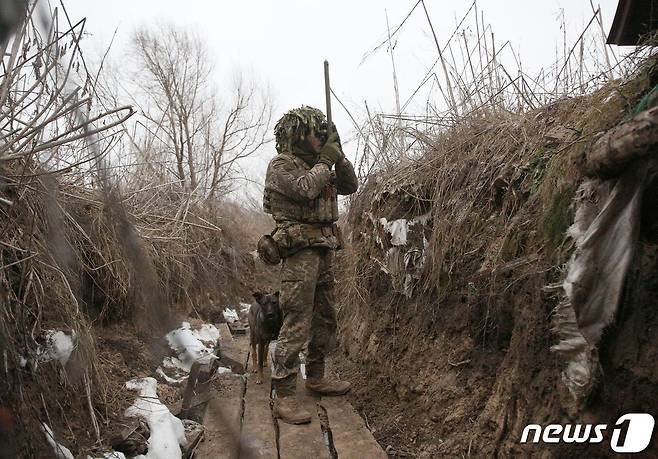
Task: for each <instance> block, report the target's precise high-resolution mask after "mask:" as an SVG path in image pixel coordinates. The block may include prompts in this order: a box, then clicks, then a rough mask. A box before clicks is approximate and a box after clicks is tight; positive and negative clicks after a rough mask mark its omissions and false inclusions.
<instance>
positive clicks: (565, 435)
mask: <svg viewBox="0 0 658 459" xmlns="http://www.w3.org/2000/svg"><path fill="white" fill-rule="evenodd" d="M654 425H655V420H654V419H653V416H652V415H650V414H648V413H628V414H625V415H623V416H621V417H620V418H619V419H617V422H615V425H614V427H613V428H612V435H611V437H610V447H611V448H612V450H613V451H614V452H616V453H639V452H641V451H644V450H645V449H646V448H647V446H649V443H651V436H652V434H653V428H654ZM607 429H608V425H607V424H549V425H547V426H546V427H542V426H541V425H539V424H528V425H527V426H525V428H524V429H523V433H522V434H521V443H527V442H531V443H540V442H543V443H601V442H603V441H604V440H605V439H606V435H605V434H606V432H607Z"/></svg>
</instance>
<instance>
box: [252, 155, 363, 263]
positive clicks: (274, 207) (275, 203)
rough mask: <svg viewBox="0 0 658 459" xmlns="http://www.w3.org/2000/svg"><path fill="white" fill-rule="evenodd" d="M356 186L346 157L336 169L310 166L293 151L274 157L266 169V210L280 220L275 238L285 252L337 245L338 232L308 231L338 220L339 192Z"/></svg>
mask: <svg viewBox="0 0 658 459" xmlns="http://www.w3.org/2000/svg"><path fill="white" fill-rule="evenodd" d="M357 187H358V182H357V178H356V174H355V173H354V168H353V167H352V164H351V163H350V162H349V161H348V160H347V159H345V160H343V161H340V162H339V163H338V164H336V171H335V172H333V171H331V170H330V169H329V168H328V167H327V166H326V165H325V164H320V163H318V164H316V165H314V166H313V167H311V166H309V165H308V164H307V163H306V162H304V161H303V160H302V159H301V158H299V157H297V156H295V155H293V154H292V153H290V152H283V153H279V154H278V155H277V156H275V157H274V158H273V159H272V160H271V161H270V164H269V166H268V168H267V175H266V178H265V194H264V196H263V209H264V210H265V212H267V213H269V214H271V215H272V217H273V218H274V220H275V221H276V223H277V232H276V233H275V235H274V239H275V240H276V241H277V243H279V245H280V247H281V248H282V249H283V250H282V252H283V253H282V255H283V256H286V253H293V252H295V251H296V250H299V248H303V247H308V246H314V247H315V246H320V247H331V248H338V247H339V245H340V243H339V239H340V238H339V236H338V235H337V234H335V232H334V233H330V232H325V233H324V234H317V233H315V234H308V232H309V231H311V230H312V229H313V227H316V228H321V227H323V226H324V227H329V226H331V225H332V224H333V223H334V222H335V221H336V220H338V199H337V198H338V195H339V194H341V195H347V194H352V193H354V192H356V190H357ZM334 231H335V230H334Z"/></svg>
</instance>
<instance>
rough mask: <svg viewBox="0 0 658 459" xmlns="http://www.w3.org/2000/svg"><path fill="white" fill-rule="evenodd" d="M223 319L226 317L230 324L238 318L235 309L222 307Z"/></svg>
mask: <svg viewBox="0 0 658 459" xmlns="http://www.w3.org/2000/svg"><path fill="white" fill-rule="evenodd" d="M224 319H226V321H227V322H228V323H230V324H232V323H233V322H237V321H238V320H240V318H239V317H238V313H237V312H236V311H235V309H231V308H226V309H224Z"/></svg>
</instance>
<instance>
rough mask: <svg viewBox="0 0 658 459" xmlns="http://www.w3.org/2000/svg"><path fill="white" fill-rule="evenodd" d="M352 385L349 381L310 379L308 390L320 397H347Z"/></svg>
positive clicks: (307, 381) (325, 378)
mask: <svg viewBox="0 0 658 459" xmlns="http://www.w3.org/2000/svg"><path fill="white" fill-rule="evenodd" d="M351 388H352V385H351V384H350V383H349V382H347V381H341V380H339V379H332V378H327V377H326V376H325V377H323V378H319V379H318V378H309V379H307V380H306V389H308V390H310V391H312V392H315V393H316V394H320V395H345V394H346V393H348V392H349V391H350V389H351Z"/></svg>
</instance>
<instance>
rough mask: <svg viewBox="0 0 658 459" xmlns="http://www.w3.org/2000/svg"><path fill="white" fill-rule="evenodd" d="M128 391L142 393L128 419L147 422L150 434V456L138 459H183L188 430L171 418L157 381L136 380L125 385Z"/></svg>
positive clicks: (132, 407)
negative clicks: (158, 392) (159, 396)
mask: <svg viewBox="0 0 658 459" xmlns="http://www.w3.org/2000/svg"><path fill="white" fill-rule="evenodd" d="M126 387H127V388H128V389H131V390H137V391H139V394H138V396H137V399H136V400H135V403H134V404H133V405H132V406H131V407H130V408H128V409H127V410H126V412H125V416H126V417H137V418H142V419H144V420H145V421H146V422H147V424H148V426H149V429H150V430H151V436H150V437H149V439H148V453H146V455H145V456H137V457H138V458H153V459H180V458H181V455H182V453H181V448H180V446H181V445H183V446H185V445H186V444H187V440H186V439H185V428H184V427H183V423H182V422H181V420H180V419H178V418H177V417H176V416H174V415H173V414H171V412H170V411H169V409H168V408H167V407H166V406H165V405H164V404H163V403H162V402H161V401H160V399H159V398H158V394H157V387H158V383H157V381H156V380H155V379H154V378H142V379H133V380H131V381H128V382H127V383H126ZM72 458H73V456H71V459H72Z"/></svg>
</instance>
